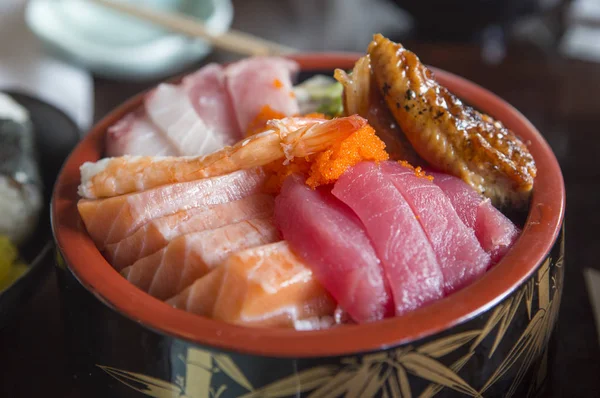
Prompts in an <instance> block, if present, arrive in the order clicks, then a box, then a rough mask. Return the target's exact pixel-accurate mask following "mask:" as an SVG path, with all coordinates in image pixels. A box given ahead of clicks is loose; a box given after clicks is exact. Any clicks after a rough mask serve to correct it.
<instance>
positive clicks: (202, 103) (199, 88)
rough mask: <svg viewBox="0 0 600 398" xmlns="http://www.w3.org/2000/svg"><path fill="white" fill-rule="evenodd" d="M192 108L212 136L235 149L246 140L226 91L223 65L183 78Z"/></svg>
mask: <svg viewBox="0 0 600 398" xmlns="http://www.w3.org/2000/svg"><path fill="white" fill-rule="evenodd" d="M181 84H182V86H183V87H184V89H185V90H186V92H187V94H188V96H189V98H190V101H191V103H192V106H193V107H194V109H195V110H196V113H197V114H198V116H199V117H200V118H201V119H202V120H203V121H204V123H205V124H206V126H207V128H208V129H209V133H210V134H213V135H214V136H215V137H219V138H220V139H222V140H223V141H224V142H225V143H226V144H227V145H232V144H234V143H235V142H237V141H239V140H241V139H242V138H243V135H242V132H241V131H240V129H239V126H238V123H237V120H236V118H235V111H234V109H233V103H232V102H231V97H230V96H229V93H228V92H227V89H226V87H225V72H224V69H223V67H222V66H221V65H219V64H208V65H206V66H204V67H203V68H201V69H199V70H198V71H196V72H194V73H191V74H189V75H187V76H185V77H184V78H183V81H182V83H181Z"/></svg>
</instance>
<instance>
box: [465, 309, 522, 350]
mask: <svg viewBox="0 0 600 398" xmlns="http://www.w3.org/2000/svg"><path fill="white" fill-rule="evenodd" d="M511 302H512V301H510V299H509V300H508V301H507V302H506V303H503V304H500V305H499V306H498V307H497V308H496V309H495V310H494V312H493V313H492V315H490V317H489V318H488V320H487V322H486V323H485V326H484V327H483V329H482V330H481V332H480V334H479V337H477V339H476V340H475V341H474V342H473V344H471V348H470V351H475V348H477V346H478V345H479V344H480V343H481V342H482V341H483V339H485V338H486V337H487V336H488V335H489V334H490V333H491V331H492V330H494V328H495V327H496V325H497V324H498V322H500V320H501V319H502V318H503V317H504V314H505V313H506V312H507V311H508V308H509V304H510V303H511Z"/></svg>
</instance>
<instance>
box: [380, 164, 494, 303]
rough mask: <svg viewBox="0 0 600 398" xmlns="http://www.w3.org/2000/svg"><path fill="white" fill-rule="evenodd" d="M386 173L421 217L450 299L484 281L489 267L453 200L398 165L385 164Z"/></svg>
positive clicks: (483, 253)
mask: <svg viewBox="0 0 600 398" xmlns="http://www.w3.org/2000/svg"><path fill="white" fill-rule="evenodd" d="M381 168H382V170H383V173H384V174H385V175H386V176H388V177H389V178H391V180H392V182H393V183H394V185H395V186H396V188H397V189H398V190H399V191H400V193H401V194H402V196H404V199H406V201H407V202H408V204H409V205H410V207H411V209H412V210H413V211H414V213H415V214H416V216H417V217H418V220H419V222H420V223H421V226H422V227H423V230H424V231H425V234H426V235H427V237H428V238H429V242H431V246H432V247H433V251H434V252H435V254H436V256H437V259H438V261H439V263H440V266H441V268H442V274H443V275H444V294H446V295H448V294H450V293H452V292H454V291H456V290H458V289H460V288H462V287H464V286H466V285H468V284H470V283H472V282H473V281H474V280H476V279H478V278H479V277H481V276H482V275H483V274H484V273H485V271H486V269H487V267H488V266H489V264H490V256H489V254H487V253H486V252H485V251H484V250H483V249H482V248H481V245H480V244H479V242H478V241H477V238H476V237H475V233H474V232H473V230H472V229H470V228H468V227H467V226H465V224H464V223H463V222H462V221H461V220H460V218H459V217H458V214H456V210H454V207H453V206H452V203H451V202H450V199H448V197H447V196H446V194H444V192H443V191H442V190H441V189H440V187H438V186H437V185H436V184H434V183H433V182H432V181H431V179H429V178H427V177H426V176H424V175H417V173H416V172H415V170H413V169H411V168H409V167H405V166H402V165H400V164H398V163H396V162H384V163H382V165H381Z"/></svg>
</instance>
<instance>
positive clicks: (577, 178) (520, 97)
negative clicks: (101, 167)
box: [0, 45, 600, 398]
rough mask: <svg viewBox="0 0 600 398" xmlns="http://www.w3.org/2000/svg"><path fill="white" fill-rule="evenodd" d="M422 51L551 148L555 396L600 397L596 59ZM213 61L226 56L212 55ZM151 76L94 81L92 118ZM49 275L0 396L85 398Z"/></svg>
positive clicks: (9, 335)
mask: <svg viewBox="0 0 600 398" xmlns="http://www.w3.org/2000/svg"><path fill="white" fill-rule="evenodd" d="M413 49H414V50H415V51H416V52H417V53H418V54H419V55H420V56H421V58H422V59H423V60H424V61H425V62H427V63H429V64H433V65H435V66H438V67H440V68H443V69H446V70H448V71H451V72H454V73H456V74H459V75H462V76H464V77H466V78H468V79H471V80H473V81H474V82H476V83H479V84H480V85H482V86H484V87H486V88H488V89H490V90H491V91H493V92H495V93H496V94H498V95H500V96H501V97H503V98H504V99H506V100H507V101H508V102H510V103H511V104H512V105H513V106H515V107H516V108H517V109H519V110H520V111H521V112H522V113H523V114H525V116H527V117H528V118H529V119H530V120H531V121H532V122H533V124H534V125H536V126H537V127H538V129H539V130H540V131H541V132H542V133H543V134H544V136H545V137H546V139H547V140H548V142H549V143H550V145H551V146H552V148H553V149H554V151H555V153H556V155H557V157H558V159H559V161H560V163H561V166H562V168H563V173H564V176H565V180H566V186H567V203H568V205H567V212H566V250H567V254H566V264H567V267H566V282H565V288H564V289H565V290H564V296H563V297H564V298H563V302H562V307H561V313H560V318H559V321H558V329H557V330H558V334H559V338H558V340H559V346H558V352H557V356H556V361H555V363H554V364H553V371H552V376H551V381H550V383H551V384H550V389H549V391H548V393H549V396H553V397H598V396H600V347H599V345H598V336H597V335H596V330H595V327H594V323H593V319H592V312H591V306H590V302H589V299H588V295H587V290H586V287H585V284H584V279H583V274H582V270H583V269H584V268H587V267H591V268H595V269H598V270H600V263H599V262H598V261H597V258H596V256H597V255H598V253H596V249H598V243H597V237H598V234H597V231H598V230H599V229H600V212H599V211H598V209H597V206H598V204H599V203H600V166H599V164H598V159H599V158H600V103H599V102H598V100H597V98H598V96H599V95H600V64H590V63H584V62H577V61H570V60H564V59H560V58H559V57H556V56H553V55H546V56H543V55H539V54H538V55H536V54H533V53H530V52H523V51H518V50H515V51H512V50H509V52H508V56H507V58H506V59H505V60H504V61H503V62H502V63H501V64H499V65H496V66H491V65H484V64H483V63H482V61H481V58H480V56H479V51H478V49H476V48H473V47H469V46H435V45H415V46H413ZM211 59H215V60H220V59H223V57H222V56H219V55H218V54H217V55H214V56H212V57H211ZM150 85H152V83H145V84H139V83H136V84H134V83H120V82H114V81H110V80H105V79H96V80H95V119H96V120H98V119H99V118H100V117H102V116H103V115H105V114H106V113H107V112H108V111H109V110H110V109H112V108H114V107H115V106H117V105H118V104H120V103H121V102H122V101H124V100H125V99H126V98H128V97H130V96H131V95H133V94H135V93H137V92H139V91H141V90H143V89H144V88H146V87H148V86H150ZM63 330H64V328H63V325H62V322H61V313H60V303H59V300H58V297H57V287H56V282H55V278H54V275H53V273H50V276H49V277H48V279H47V281H46V282H45V283H44V285H43V286H42V288H41V289H40V290H39V292H38V293H37V294H36V295H35V296H34V297H32V299H31V300H30V302H29V303H27V304H26V305H25V306H24V308H23V310H22V312H21V314H20V317H19V318H17V319H15V320H14V322H13V323H12V324H11V325H9V326H8V327H7V328H5V329H4V330H2V331H0V363H1V365H0V369H1V370H0V397H7V398H9V397H10V398H12V397H15V398H16V397H42V396H44V397H46V396H48V397H50V396H52V397H54V396H58V397H73V398H75V397H81V396H82V395H81V394H79V393H78V392H77V391H75V390H74V388H73V387H72V386H73V379H72V376H71V375H70V374H69V373H68V371H67V368H66V361H67V359H66V358H65V355H64V347H65V346H66V345H67V344H68V341H65V339H64V338H63Z"/></svg>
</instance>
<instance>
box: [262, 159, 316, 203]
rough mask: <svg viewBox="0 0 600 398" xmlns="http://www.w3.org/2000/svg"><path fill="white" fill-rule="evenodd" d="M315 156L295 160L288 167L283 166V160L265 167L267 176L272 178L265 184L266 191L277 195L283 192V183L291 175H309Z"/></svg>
mask: <svg viewBox="0 0 600 398" xmlns="http://www.w3.org/2000/svg"><path fill="white" fill-rule="evenodd" d="M312 158H314V155H312V156H307V157H306V158H294V159H292V161H291V162H290V163H288V164H287V165H284V164H283V161H282V160H276V161H275V162H273V163H270V164H268V165H266V166H264V170H265V172H266V173H267V175H269V174H271V176H270V177H269V178H268V179H267V181H266V182H265V187H264V189H265V191H266V192H267V193H270V194H277V193H279V191H281V186H282V185H283V181H284V180H285V179H286V178H287V177H288V176H289V175H291V174H295V173H296V174H301V175H304V176H306V175H308V173H309V172H310V166H311V163H312Z"/></svg>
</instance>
